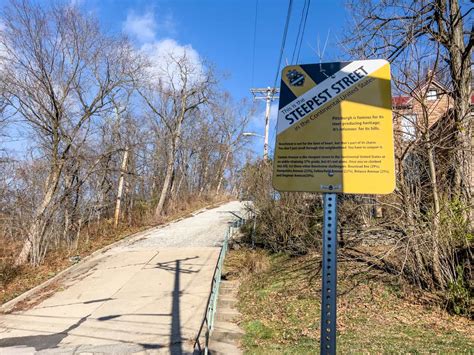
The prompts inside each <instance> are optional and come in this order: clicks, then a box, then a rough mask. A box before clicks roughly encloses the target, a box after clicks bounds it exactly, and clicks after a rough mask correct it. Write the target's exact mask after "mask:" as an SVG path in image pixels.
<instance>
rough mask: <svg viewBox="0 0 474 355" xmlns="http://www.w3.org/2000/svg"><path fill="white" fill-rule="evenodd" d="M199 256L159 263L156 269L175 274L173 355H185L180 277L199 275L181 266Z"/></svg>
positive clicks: (172, 313)
mask: <svg viewBox="0 0 474 355" xmlns="http://www.w3.org/2000/svg"><path fill="white" fill-rule="evenodd" d="M198 258H199V257H198V256H194V257H189V258H184V259H176V260H171V261H167V262H163V263H157V264H156V266H154V268H156V269H162V270H165V271H169V272H174V286H173V292H172V301H171V334H170V349H169V350H170V354H171V355H183V348H182V343H183V337H182V333H181V310H180V297H181V284H180V281H181V280H180V275H181V273H184V274H192V273H197V272H198V271H197V270H189V269H183V268H182V266H181V263H182V262H186V261H189V260H193V259H198Z"/></svg>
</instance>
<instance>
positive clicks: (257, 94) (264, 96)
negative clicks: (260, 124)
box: [250, 87, 280, 161]
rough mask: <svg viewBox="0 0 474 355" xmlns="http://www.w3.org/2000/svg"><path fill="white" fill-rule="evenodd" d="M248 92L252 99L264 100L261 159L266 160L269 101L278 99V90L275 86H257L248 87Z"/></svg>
mask: <svg viewBox="0 0 474 355" xmlns="http://www.w3.org/2000/svg"><path fill="white" fill-rule="evenodd" d="M250 92H251V93H252V95H253V99H254V100H265V101H266V104H267V106H266V108H265V135H264V142H263V160H265V161H267V160H268V129H269V126H270V105H271V102H272V101H273V100H275V99H278V96H277V95H276V94H278V93H279V92H280V90H279V89H277V88H271V87H267V88H258V89H250Z"/></svg>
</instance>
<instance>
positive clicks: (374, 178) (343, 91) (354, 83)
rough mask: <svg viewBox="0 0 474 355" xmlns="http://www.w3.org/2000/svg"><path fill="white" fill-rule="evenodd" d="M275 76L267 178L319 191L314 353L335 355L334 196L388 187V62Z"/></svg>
mask: <svg viewBox="0 0 474 355" xmlns="http://www.w3.org/2000/svg"><path fill="white" fill-rule="evenodd" d="M281 77H282V81H281V88H280V103H279V112H278V122H277V135H276V143H275V157H274V161H273V179H272V181H273V186H274V188H275V189H276V190H279V191H301V192H320V193H323V194H324V225H323V259H322V288H321V290H322V295H321V297H322V299H321V354H335V353H336V305H337V287H336V285H337V195H338V194H389V193H391V192H392V191H393V190H394V188H395V161H394V144H393V127H392V111H391V91H390V64H389V63H388V62H387V61H385V60H379V59H376V60H356V61H352V62H335V63H318V64H302V65H292V66H287V67H285V68H284V69H283V71H282V75H281Z"/></svg>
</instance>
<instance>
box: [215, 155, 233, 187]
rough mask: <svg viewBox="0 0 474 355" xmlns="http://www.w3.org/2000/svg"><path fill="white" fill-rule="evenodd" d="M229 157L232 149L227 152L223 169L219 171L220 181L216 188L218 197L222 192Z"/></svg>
mask: <svg viewBox="0 0 474 355" xmlns="http://www.w3.org/2000/svg"><path fill="white" fill-rule="evenodd" d="M229 156H230V149H229V148H227V151H226V153H225V157H224V161H223V162H222V168H221V169H220V171H219V181H218V183H217V187H216V196H217V195H219V191H220V189H221V186H222V181H223V180H224V173H225V168H226V167H227V162H228V160H229Z"/></svg>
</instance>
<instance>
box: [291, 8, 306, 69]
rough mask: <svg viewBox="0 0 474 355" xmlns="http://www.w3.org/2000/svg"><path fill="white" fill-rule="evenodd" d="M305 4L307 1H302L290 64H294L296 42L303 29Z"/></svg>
mask: <svg viewBox="0 0 474 355" xmlns="http://www.w3.org/2000/svg"><path fill="white" fill-rule="evenodd" d="M307 3H308V0H304V5H303V9H302V11H301V17H300V24H299V26H298V35H297V36H296V41H295V47H294V48H293V54H292V55H291V63H292V64H295V62H294V60H295V54H296V48H298V41H299V38H300V35H301V29H302V27H303V21H304V18H305V10H306V4H307Z"/></svg>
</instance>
